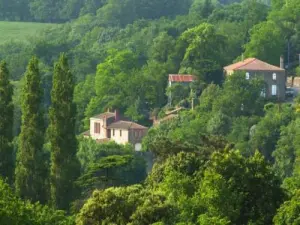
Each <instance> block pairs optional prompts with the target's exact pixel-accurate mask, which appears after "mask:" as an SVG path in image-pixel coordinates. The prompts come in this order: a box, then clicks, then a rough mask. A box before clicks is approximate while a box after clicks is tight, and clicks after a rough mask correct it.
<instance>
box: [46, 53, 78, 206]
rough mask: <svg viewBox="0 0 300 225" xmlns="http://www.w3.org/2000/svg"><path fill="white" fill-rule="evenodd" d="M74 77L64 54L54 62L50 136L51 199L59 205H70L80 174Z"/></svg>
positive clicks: (74, 196) (75, 192) (75, 193)
mask: <svg viewBox="0 0 300 225" xmlns="http://www.w3.org/2000/svg"><path fill="white" fill-rule="evenodd" d="M73 92H74V81H73V76H72V73H71V71H70V68H69V65H68V62H67V58H66V56H65V55H64V54H62V55H61V56H60V58H59V61H58V62H57V63H56V64H55V66H54V74H53V86H52V91H51V104H52V105H51V107H50V110H49V119H50V125H49V139H50V144H51V201H52V204H53V206H54V207H56V208H58V209H68V207H69V204H70V203H71V202H72V200H74V199H75V198H76V195H77V188H76V185H75V183H74V181H75V180H76V179H77V178H78V177H79V175H80V163H79V161H78V159H77V157H76V151H77V140H76V135H75V117H76V106H75V104H74V103H73Z"/></svg>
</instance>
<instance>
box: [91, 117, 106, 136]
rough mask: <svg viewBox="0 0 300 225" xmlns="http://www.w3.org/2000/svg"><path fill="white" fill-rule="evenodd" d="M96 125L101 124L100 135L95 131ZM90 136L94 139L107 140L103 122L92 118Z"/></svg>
mask: <svg viewBox="0 0 300 225" xmlns="http://www.w3.org/2000/svg"><path fill="white" fill-rule="evenodd" d="M95 123H100V134H96V133H95V132H94V131H95ZM90 135H91V138H93V139H95V140H96V139H104V138H106V131H105V129H103V120H102V119H96V118H90Z"/></svg>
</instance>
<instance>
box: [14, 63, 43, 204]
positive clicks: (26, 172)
mask: <svg viewBox="0 0 300 225" xmlns="http://www.w3.org/2000/svg"><path fill="white" fill-rule="evenodd" d="M21 100H22V103H21V111H22V125H21V133H20V136H19V149H18V152H17V163H16V164H17V165H16V171H15V176H16V180H15V188H16V192H17V194H18V195H19V196H20V197H22V198H24V199H29V200H31V201H33V202H36V201H40V202H41V203H45V202H46V199H47V198H46V193H47V192H46V190H47V188H46V179H47V174H48V171H47V166H46V160H45V153H44V151H43V144H44V133H45V125H44V118H43V90H42V87H41V77H40V73H39V68H38V60H37V58H35V57H33V58H32V59H31V60H30V62H29V64H28V66H27V70H26V73H25V84H24V86H23V89H22V96H21Z"/></svg>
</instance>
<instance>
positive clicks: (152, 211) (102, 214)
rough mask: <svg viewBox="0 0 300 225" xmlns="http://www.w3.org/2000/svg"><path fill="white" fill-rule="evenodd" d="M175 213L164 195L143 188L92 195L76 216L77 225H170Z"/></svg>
mask: <svg viewBox="0 0 300 225" xmlns="http://www.w3.org/2000/svg"><path fill="white" fill-rule="evenodd" d="M175 212H176V211H175V209H174V207H172V205H170V204H168V202H167V200H166V197H165V196H164V195H162V194H160V193H155V192H151V191H149V190H145V189H144V188H143V186H142V185H133V186H127V187H119V188H108V189H105V190H97V191H94V193H93V195H92V196H91V197H90V198H89V199H88V200H87V202H86V203H85V204H84V206H83V207H82V209H81V210H80V213H79V214H78V215H77V217H76V224H77V225H94V224H104V225H108V224H119V225H126V224H128V225H129V224H131V225H148V224H152V223H155V222H160V221H166V224H172V223H170V221H172V218H174V214H175Z"/></svg>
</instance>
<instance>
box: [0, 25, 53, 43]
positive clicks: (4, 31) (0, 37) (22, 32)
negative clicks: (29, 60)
mask: <svg viewBox="0 0 300 225" xmlns="http://www.w3.org/2000/svg"><path fill="white" fill-rule="evenodd" d="M51 26H56V25H55V24H45V23H25V22H6V21H0V44H1V43H3V42H5V41H11V40H19V41H25V40H26V39H27V38H28V37H29V36H34V35H35V34H37V33H38V32H39V31H40V30H42V29H44V28H49V27H51Z"/></svg>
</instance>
